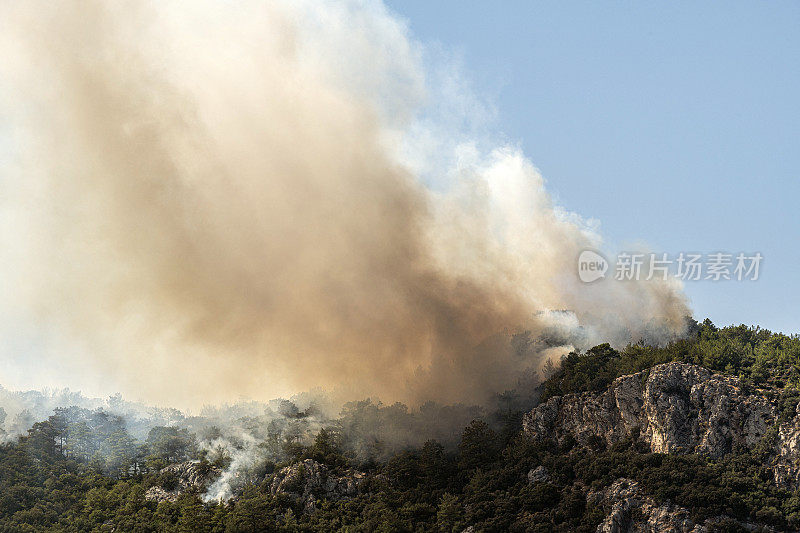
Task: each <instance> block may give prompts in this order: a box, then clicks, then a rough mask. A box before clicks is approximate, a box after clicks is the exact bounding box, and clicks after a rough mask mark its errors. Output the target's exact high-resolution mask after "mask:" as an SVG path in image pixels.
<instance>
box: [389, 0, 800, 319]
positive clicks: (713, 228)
mask: <svg viewBox="0 0 800 533" xmlns="http://www.w3.org/2000/svg"><path fill="white" fill-rule="evenodd" d="M388 5H389V7H390V8H391V9H392V10H393V11H394V12H395V13H397V14H398V15H400V16H401V17H403V18H405V19H406V20H407V21H408V24H409V27H410V29H411V33H412V36H413V37H414V38H416V39H417V40H419V41H421V42H423V43H426V44H431V45H435V46H442V47H443V48H445V49H446V50H448V51H450V52H453V53H455V54H456V55H458V56H459V57H460V58H461V60H462V61H463V65H464V68H465V71H466V74H467V76H468V77H469V79H470V81H471V82H472V83H473V84H474V86H475V88H476V89H477V91H478V92H479V93H480V94H482V95H484V96H487V97H488V98H489V99H490V100H491V101H492V102H493V103H494V105H495V106H496V110H497V117H496V124H495V127H496V128H497V129H499V130H501V131H502V132H503V133H504V134H505V135H506V136H507V137H508V139H509V140H510V141H511V142H512V143H515V144H519V145H520V146H521V147H522V148H523V150H524V152H525V153H526V155H527V156H528V157H529V158H530V159H531V160H532V161H533V162H534V163H535V164H536V165H537V166H538V167H539V169H540V170H541V171H542V174H543V175H544V177H545V178H546V180H547V182H548V188H549V190H550V192H551V193H552V194H554V196H555V197H556V199H557V201H558V203H560V204H561V205H562V206H564V207H566V208H567V209H569V210H571V211H575V212H577V213H579V214H581V215H582V216H584V217H590V218H596V219H598V220H599V221H600V222H601V228H602V233H603V235H604V237H605V239H606V241H607V244H608V245H609V247H610V248H612V249H625V248H626V245H630V244H632V243H637V242H642V241H643V242H646V243H647V244H648V245H649V247H650V248H651V249H653V250H654V251H659V252H662V251H663V252H669V253H671V254H673V253H674V254H676V253H678V252H680V251H695V252H702V253H712V252H717V251H727V252H732V253H736V252H756V251H758V252H760V253H761V254H762V255H763V256H764V261H763V264H762V268H761V277H760V279H759V280H758V281H755V282H753V281H750V282H734V281H731V282H717V283H714V282H710V281H699V282H687V284H686V292H687V294H688V295H689V297H690V299H691V304H692V307H693V309H694V312H695V316H696V317H697V318H703V317H706V316H708V317H710V318H711V319H712V320H713V321H714V322H715V323H717V324H719V325H724V324H731V323H736V324H739V323H745V324H758V325H761V326H762V327H766V328H768V329H772V330H775V331H784V332H787V333H798V332H800V268H799V267H800V243H798V236H800V213H798V206H797V204H798V198H799V197H800V174H798V171H799V169H800V149H799V148H800V146H798V144H799V141H800V100H799V99H798V96H799V95H800V30H798V28H800V3H796V2H772V3H769V4H764V3H757V2H749V3H744V2H724V3H723V2H707V3H690V2H674V3H673V2H670V3H649V2H647V3H646V2H641V3H633V2H613V3H612V2H522V1H520V2H503V3H502V4H500V5H498V4H497V3H490V2H465V1H463V0H462V1H452V0H447V1H441V0H440V1H437V2H428V1H418V0H403V1H402V2H400V1H389V2H388Z"/></svg>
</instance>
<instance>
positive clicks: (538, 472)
mask: <svg viewBox="0 0 800 533" xmlns="http://www.w3.org/2000/svg"><path fill="white" fill-rule="evenodd" d="M548 481H550V472H548V471H547V468H545V467H544V466H541V465H540V466H537V467H536V468H531V469H530V470H529V471H528V483H530V484H531V485H535V484H536V483H547V482H548Z"/></svg>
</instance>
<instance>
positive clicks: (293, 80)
mask: <svg viewBox="0 0 800 533" xmlns="http://www.w3.org/2000/svg"><path fill="white" fill-rule="evenodd" d="M0 54H2V57H3V61H2V65H0V69H2V70H1V71H0V79H2V80H3V81H2V82H0V91H2V99H1V100H0V105H1V106H2V107H1V108H0V112H2V114H3V120H4V122H5V123H6V124H7V125H8V126H9V127H8V128H7V130H5V131H3V132H0V134H5V137H7V138H5V139H4V140H3V141H2V142H3V144H4V145H5V146H4V148H3V150H2V151H0V153H7V154H10V155H9V156H8V158H9V163H8V164H6V165H4V166H3V168H2V170H1V171H0V172H2V182H1V186H2V194H0V197H1V198H2V206H1V207H0V209H1V210H2V211H1V212H2V221H3V224H2V235H1V238H2V241H1V242H0V248H1V249H2V251H1V252H0V254H2V255H1V257H0V260H2V265H3V266H2V268H3V271H2V274H3V276H2V277H3V280H4V281H3V289H4V292H5V294H6V297H5V298H4V299H3V300H4V301H3V304H2V305H3V306H4V308H3V309H2V310H0V316H8V317H10V316H12V315H13V316H15V317H16V318H15V322H14V323H15V324H19V323H24V324H25V326H26V328H28V331H29V332H30V331H32V332H33V333H28V334H26V335H30V336H32V337H35V338H37V339H38V340H39V341H38V342H39V343H40V344H41V345H42V348H41V349H40V350H39V351H38V352H37V359H34V360H31V361H26V362H21V363H18V366H19V365H21V367H22V368H24V369H26V370H27V371H28V372H29V373H30V372H33V370H34V369H41V372H42V379H45V378H46V376H47V370H48V368H50V369H54V370H53V372H52V373H53V374H58V375H59V378H60V380H61V381H62V382H63V381H67V380H73V381H74V384H77V385H78V386H86V385H87V384H95V385H96V384H97V383H98V382H102V384H103V385H104V386H105V387H106V389H108V388H112V389H119V390H121V391H122V392H123V393H124V394H126V396H129V397H134V398H147V399H148V400H149V401H155V402H158V401H161V402H172V403H175V404H177V405H181V406H191V405H201V404H203V403H208V402H213V401H221V400H225V399H229V398H231V397H236V396H239V395H247V396H250V397H255V398H262V399H264V398H272V397H275V396H278V395H288V394H291V393H292V392H296V391H297V390H304V389H307V388H310V387H314V386H324V387H326V388H327V389H329V390H334V392H335V393H336V394H338V395H339V397H341V398H352V397H361V396H363V395H368V394H371V395H378V396H380V397H381V398H382V399H384V400H394V399H400V400H405V401H410V402H412V403H419V402H422V401H424V400H427V399H437V400H440V401H448V402H449V401H459V400H468V401H470V402H480V401H481V400H482V399H483V398H485V397H486V396H487V395H488V394H490V393H491V392H493V391H497V390H503V389H505V388H507V387H509V386H513V384H514V383H515V382H516V380H517V379H518V376H519V375H520V373H521V372H523V371H524V370H526V369H528V368H530V367H532V366H533V367H535V366H537V365H539V364H541V358H542V355H541V354H542V350H544V349H547V350H550V351H549V352H547V353H548V354H552V353H553V352H552V350H553V348H554V346H555V347H557V346H559V345H561V346H562V347H561V348H560V350H562V351H563V350H566V349H568V348H569V345H575V344H580V345H583V346H585V345H590V344H592V343H593V342H599V341H606V340H609V341H612V342H613V343H616V344H624V343H626V342H628V341H629V340H631V339H632V340H634V341H635V340H638V339H639V338H642V337H648V338H650V339H651V340H663V338H662V339H656V338H654V334H653V332H658V335H661V336H663V337H664V338H668V337H669V336H674V335H676V334H679V333H680V331H681V330H682V328H683V324H684V322H683V319H684V316H685V315H687V314H688V311H687V309H686V306H685V303H684V299H683V297H682V295H681V293H680V290H679V288H676V287H675V286H673V285H671V284H669V283H665V282H660V281H652V282H638V283H613V282H600V283H596V284H593V285H584V284H581V282H580V281H579V280H578V278H577V275H576V272H575V261H576V258H577V256H578V254H579V252H580V251H581V250H582V249H584V248H590V247H591V248H594V247H599V246H600V245H601V242H600V238H599V236H598V234H597V231H596V228H595V227H593V226H591V225H589V224H587V223H586V222H585V221H583V220H582V219H581V218H580V217H578V216H577V215H575V214H572V213H569V212H567V211H565V210H563V209H561V208H559V207H557V206H555V205H553V202H552V200H551V199H550V197H549V196H548V194H547V192H546V190H545V188H544V183H543V179H542V177H541V176H540V175H539V173H538V172H537V170H536V169H535V168H534V166H533V165H532V164H531V163H530V162H529V161H528V160H527V159H526V158H525V157H524V155H523V154H521V153H520V152H519V150H517V149H515V148H514V147H510V146H502V145H497V146H491V142H490V137H488V136H484V135H483V134H481V133H475V132H481V131H483V130H484V129H485V128H484V125H483V124H482V120H483V117H484V116H485V115H484V113H483V112H481V111H480V108H479V106H476V105H474V104H473V102H474V101H475V100H474V98H472V97H471V96H470V95H469V94H468V92H466V91H463V90H462V89H459V87H460V85H459V84H458V81H457V77H453V76H449V75H444V76H443V75H441V73H440V72H436V73H435V75H433V76H430V75H429V74H430V73H429V72H426V70H425V68H424V66H423V65H424V64H425V63H426V62H427V61H428V59H429V56H428V55H426V54H427V52H426V51H425V50H424V49H423V48H422V47H421V46H420V45H419V44H418V43H415V42H414V41H412V40H411V39H410V38H409V36H408V31H407V28H406V27H405V26H404V24H403V23H402V22H401V21H398V19H397V18H395V17H394V16H393V15H392V14H391V13H389V12H387V10H386V9H385V8H384V6H383V5H382V4H380V3H378V2H372V1H363V2H306V1H300V2H298V1H288V0H287V1H275V2H237V3H235V4H229V3H222V2H203V1H193V2H173V1H165V0H159V1H157V2H156V1H153V2H142V1H135V2H114V3H108V2H100V1H87V2H80V3H72V2H44V1H42V2H37V1H31V2H16V3H11V2H7V3H3V4H2V7H0ZM443 72H444V71H443ZM442 98H445V99H446V100H443V99H442ZM453 102H457V103H458V105H454V104H453ZM442 110H444V111H442ZM459 113H461V114H463V116H460V115H459ZM462 119H463V120H462ZM464 122H466V123H468V124H470V125H471V126H470V128H467V129H463V128H461V126H458V127H455V128H454V127H451V125H452V124H462V123H464ZM11 133H13V135H11ZM487 146H488V148H487ZM562 309H566V310H569V311H570V312H569V313H566V314H564V313H552V312H550V310H562ZM565 316H566V317H567V318H566V319H565ZM20 317H23V318H20ZM570 321H571V322H570ZM5 322H6V324H8V323H10V322H9V321H5ZM567 326H568V327H567ZM15 327H16V326H15ZM554 328H555V329H554ZM522 330H530V331H531V332H532V333H533V337H537V336H538V335H539V334H541V333H543V332H549V333H552V332H553V331H559V332H560V333H559V335H558V336H557V337H559V338H560V340H557V341H553V342H551V343H550V344H549V345H547V346H538V345H535V343H534V344H531V346H532V348H531V349H530V350H528V351H526V352H525V353H520V351H519V350H516V349H514V347H513V346H512V344H513V343H511V342H510V341H509V335H507V333H512V332H515V331H522ZM551 336H552V335H551ZM87 376H89V377H93V378H94V380H89V379H87ZM0 378H2V376H0Z"/></svg>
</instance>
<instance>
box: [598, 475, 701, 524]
mask: <svg viewBox="0 0 800 533" xmlns="http://www.w3.org/2000/svg"><path fill="white" fill-rule="evenodd" d="M586 500H587V502H589V503H592V504H594V505H600V506H602V507H603V508H605V509H608V510H609V514H608V516H606V518H605V519H604V520H603V521H602V522H601V523H600V525H599V526H597V532H598V533H634V532H635V533H644V532H647V533H667V532H669V533H690V532H691V533H701V532H704V531H706V528H705V527H704V526H696V525H695V523H694V522H692V520H691V519H690V518H689V511H688V510H687V509H684V508H683V507H678V506H676V505H672V504H669V503H662V504H661V505H657V504H656V503H655V502H654V501H653V500H652V499H651V498H648V497H646V496H645V495H644V494H642V492H641V490H640V489H639V485H638V483H636V482H635V481H631V480H629V479H624V478H623V479H618V480H617V481H615V482H614V483H612V484H611V485H610V486H609V487H607V488H605V489H604V490H602V491H597V492H590V493H589V494H588V495H587V497H586Z"/></svg>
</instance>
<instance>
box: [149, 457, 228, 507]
mask: <svg viewBox="0 0 800 533" xmlns="http://www.w3.org/2000/svg"><path fill="white" fill-rule="evenodd" d="M221 473H222V471H221V470H220V469H219V468H217V467H215V466H210V465H201V463H200V462H197V461H186V462H184V463H175V464H172V465H169V466H167V467H165V468H162V469H161V471H160V472H159V474H160V476H159V477H160V478H161V479H162V480H163V482H162V484H161V485H155V486H153V487H150V488H149V489H147V492H145V494H144V497H145V499H146V500H147V501H152V502H163V501H168V502H176V501H178V498H180V496H181V494H183V493H185V492H187V491H189V490H193V489H194V490H197V491H199V492H202V491H203V490H204V489H205V486H206V485H207V483H208V482H209V481H211V480H213V479H215V478H217V477H219V475H220V474H221Z"/></svg>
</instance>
